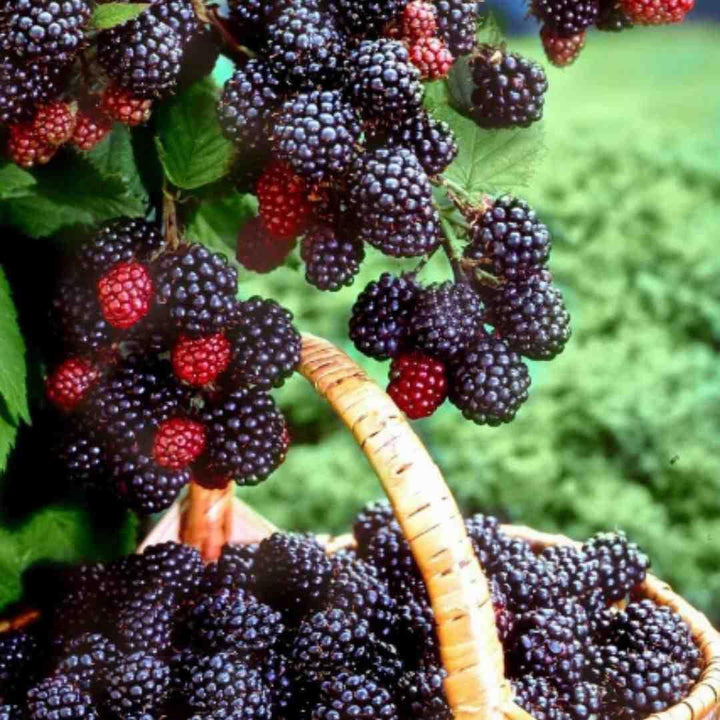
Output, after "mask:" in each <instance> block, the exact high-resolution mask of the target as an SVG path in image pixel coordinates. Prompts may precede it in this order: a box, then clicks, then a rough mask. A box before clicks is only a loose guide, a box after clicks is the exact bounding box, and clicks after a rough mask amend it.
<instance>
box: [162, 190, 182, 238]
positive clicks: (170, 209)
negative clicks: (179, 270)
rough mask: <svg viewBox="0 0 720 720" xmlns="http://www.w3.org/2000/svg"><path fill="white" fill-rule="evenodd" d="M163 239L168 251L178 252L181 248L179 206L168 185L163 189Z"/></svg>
mask: <svg viewBox="0 0 720 720" xmlns="http://www.w3.org/2000/svg"><path fill="white" fill-rule="evenodd" d="M162 214H163V237H164V238H165V241H166V242H167V246H168V249H170V250H176V249H177V248H178V247H179V246H180V234H179V232H178V221H177V205H176V197H175V194H174V193H173V192H172V191H171V190H170V189H169V187H168V185H167V183H166V184H165V187H164V188H163V211H162Z"/></svg>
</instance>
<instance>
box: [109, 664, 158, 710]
mask: <svg viewBox="0 0 720 720" xmlns="http://www.w3.org/2000/svg"><path fill="white" fill-rule="evenodd" d="M169 691H170V667H169V666H168V665H167V664H166V663H165V662H164V661H163V660H161V659H159V658H157V657H153V656H152V655H148V654H145V653H143V652H142V651H141V652H136V653H133V654H132V655H127V656H125V657H122V658H120V660H119V661H118V662H117V663H116V664H115V665H114V666H113V667H112V668H111V669H110V670H109V672H108V673H107V675H106V688H105V694H106V697H107V701H106V704H107V707H108V709H109V710H110V711H111V712H113V713H115V714H116V715H117V716H118V717H131V716H133V715H134V716H136V717H138V718H145V717H147V714H148V713H153V712H154V711H155V710H157V709H158V708H160V706H162V704H163V703H164V702H165V700H166V699H167V696H168V694H169Z"/></svg>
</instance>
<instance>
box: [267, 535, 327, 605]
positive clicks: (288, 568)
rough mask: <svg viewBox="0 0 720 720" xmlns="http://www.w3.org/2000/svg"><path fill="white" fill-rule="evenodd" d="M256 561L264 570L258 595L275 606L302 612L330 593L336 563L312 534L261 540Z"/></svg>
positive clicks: (278, 536)
mask: <svg viewBox="0 0 720 720" xmlns="http://www.w3.org/2000/svg"><path fill="white" fill-rule="evenodd" d="M255 563H256V564H257V566H258V567H259V568H260V567H262V568H263V570H264V571H263V573H262V575H259V576H258V579H257V586H256V588H255V590H256V592H257V595H258V597H260V598H261V599H262V600H264V601H265V602H267V603H269V604H270V605H272V606H273V607H279V608H281V609H283V610H285V611H287V612H289V613H290V614H297V615H302V614H303V613H304V612H306V611H307V610H309V609H312V608H316V607H317V606H318V604H319V602H320V600H321V598H324V597H325V596H326V593H327V588H328V583H329V582H330V574H331V572H332V564H331V562H330V560H329V558H328V557H327V556H326V555H325V551H324V550H323V548H322V546H321V545H320V544H319V543H318V542H317V541H316V540H315V539H314V538H313V537H311V536H304V535H293V534H288V533H274V534H273V535H272V536H271V537H269V538H267V539H265V540H263V541H262V542H261V543H260V547H259V548H258V551H257V555H256V558H255Z"/></svg>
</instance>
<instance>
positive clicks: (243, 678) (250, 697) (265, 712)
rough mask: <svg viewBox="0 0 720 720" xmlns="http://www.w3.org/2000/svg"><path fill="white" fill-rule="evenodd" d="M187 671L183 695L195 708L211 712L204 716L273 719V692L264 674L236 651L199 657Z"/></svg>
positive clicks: (239, 719) (249, 719)
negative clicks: (265, 681) (271, 706)
mask: <svg viewBox="0 0 720 720" xmlns="http://www.w3.org/2000/svg"><path fill="white" fill-rule="evenodd" d="M186 672H187V674H188V678H189V681H188V683H187V686H186V687H185V688H184V695H185V698H184V699H185V700H186V702H187V704H188V705H189V706H190V708H191V709H192V710H193V711H196V712H201V713H208V715H207V716H205V715H203V717H213V718H215V717H218V718H220V717H227V718H228V720H229V718H231V717H232V718H237V720H269V719H270V717H271V713H270V697H269V695H270V693H269V689H268V688H267V686H266V685H265V683H264V681H263V678H262V675H261V674H260V673H259V672H258V671H257V670H255V669H253V668H252V667H250V666H249V665H247V664H246V662H244V661H243V660H241V659H240V658H239V657H238V656H236V655H234V654H233V653H226V652H223V653H217V654H215V655H207V656H203V657H200V658H198V659H197V661H196V662H195V663H194V664H193V665H192V666H191V667H190V668H188V669H187V670H186ZM223 711H224V712H227V713H228V714H227V715H225V714H223Z"/></svg>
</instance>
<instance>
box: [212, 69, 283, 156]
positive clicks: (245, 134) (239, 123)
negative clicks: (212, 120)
mask: <svg viewBox="0 0 720 720" xmlns="http://www.w3.org/2000/svg"><path fill="white" fill-rule="evenodd" d="M280 92H281V90H280V82H279V81H278V79H277V77H275V74H274V72H273V71H272V69H271V68H270V66H269V65H268V64H267V63H265V62H263V61H262V60H250V61H248V62H247V64H246V65H245V66H244V67H242V68H240V69H239V70H236V71H235V73H234V74H233V76H232V77H231V78H230V79H229V80H228V81H227V82H226V83H225V85H224V87H223V92H222V96H221V97H220V101H219V102H218V117H219V118H220V125H221V126H222V129H223V132H224V133H225V135H226V137H227V138H228V139H229V140H232V141H233V142H235V143H236V144H238V145H240V146H242V147H243V148H251V149H257V148H260V147H262V145H263V143H264V140H265V136H266V134H267V124H268V121H269V119H270V114H271V113H272V112H273V111H274V110H275V108H276V107H277V106H278V104H279V103H280V97H281V96H280Z"/></svg>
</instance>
